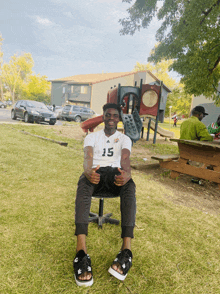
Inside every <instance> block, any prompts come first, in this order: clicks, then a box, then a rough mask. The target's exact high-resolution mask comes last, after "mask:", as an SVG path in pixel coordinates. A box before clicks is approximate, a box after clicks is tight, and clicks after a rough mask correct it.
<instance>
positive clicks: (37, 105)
mask: <svg viewBox="0 0 220 294" xmlns="http://www.w3.org/2000/svg"><path fill="white" fill-rule="evenodd" d="M27 106H28V107H33V108H42V109H47V110H48V108H47V107H46V105H45V104H44V103H41V102H37V101H31V102H30V101H27Z"/></svg>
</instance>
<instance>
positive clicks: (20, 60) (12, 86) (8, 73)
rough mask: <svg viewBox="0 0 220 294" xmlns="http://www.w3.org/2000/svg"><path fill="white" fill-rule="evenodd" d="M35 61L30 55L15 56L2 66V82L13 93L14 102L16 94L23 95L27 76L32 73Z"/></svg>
mask: <svg viewBox="0 0 220 294" xmlns="http://www.w3.org/2000/svg"><path fill="white" fill-rule="evenodd" d="M33 66H34V61H33V58H32V56H31V54H30V53H24V54H23V55H21V56H17V55H16V54H15V55H13V56H12V57H11V59H10V61H9V63H4V64H3V66H2V80H3V83H4V84H5V86H6V87H7V88H8V90H9V91H10V93H11V98H12V102H14V101H15V93H21V92H22V88H23V87H24V83H25V82H26V80H27V76H28V75H29V74H30V73H32V68H33Z"/></svg>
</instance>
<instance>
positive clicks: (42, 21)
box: [35, 16, 54, 26]
mask: <svg viewBox="0 0 220 294" xmlns="http://www.w3.org/2000/svg"><path fill="white" fill-rule="evenodd" d="M35 19H36V21H37V22H38V23H39V24H41V25H45V26H51V25H54V23H53V22H52V21H50V20H49V19H48V18H42V17H40V16H36V18H35Z"/></svg>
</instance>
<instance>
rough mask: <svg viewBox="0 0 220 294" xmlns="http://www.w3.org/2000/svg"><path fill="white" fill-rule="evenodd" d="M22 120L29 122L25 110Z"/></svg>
mask: <svg viewBox="0 0 220 294" xmlns="http://www.w3.org/2000/svg"><path fill="white" fill-rule="evenodd" d="M24 121H25V122H26V123H28V122H29V115H28V113H27V112H25V114H24Z"/></svg>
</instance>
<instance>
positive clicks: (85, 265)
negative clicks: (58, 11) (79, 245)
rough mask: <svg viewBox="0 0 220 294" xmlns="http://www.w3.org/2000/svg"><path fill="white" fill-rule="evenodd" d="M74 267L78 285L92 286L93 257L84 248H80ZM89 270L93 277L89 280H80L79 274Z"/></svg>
mask: <svg viewBox="0 0 220 294" xmlns="http://www.w3.org/2000/svg"><path fill="white" fill-rule="evenodd" d="M73 267H74V273H75V280H76V284H77V285H78V286H85V287H87V286H92V284H93V276H92V266H91V259H90V257H89V255H88V254H86V253H85V252H84V250H80V251H78V252H77V254H76V256H75V258H74V260H73ZM85 272H88V273H90V274H91V278H90V279H89V280H80V279H79V276H81V275H82V274H83V273H85Z"/></svg>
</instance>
